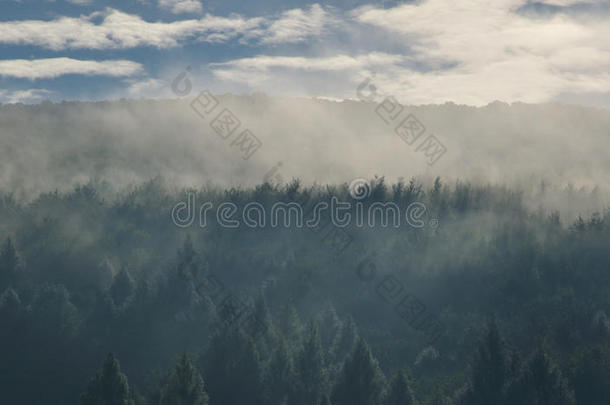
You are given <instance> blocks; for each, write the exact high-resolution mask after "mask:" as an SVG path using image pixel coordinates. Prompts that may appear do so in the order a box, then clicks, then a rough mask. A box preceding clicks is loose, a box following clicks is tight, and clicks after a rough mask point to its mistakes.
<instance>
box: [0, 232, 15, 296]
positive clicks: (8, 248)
mask: <svg viewBox="0 0 610 405" xmlns="http://www.w3.org/2000/svg"><path fill="white" fill-rule="evenodd" d="M18 269H19V256H18V255H17V251H16V250H15V246H14V245H13V242H12V241H11V238H6V241H5V242H4V245H3V246H2V249H0V290H4V289H5V288H6V287H8V286H9V285H11V284H14V283H15V282H16V281H17V273H18Z"/></svg>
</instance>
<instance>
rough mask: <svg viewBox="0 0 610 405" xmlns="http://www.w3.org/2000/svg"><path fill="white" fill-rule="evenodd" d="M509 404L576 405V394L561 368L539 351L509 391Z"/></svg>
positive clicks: (541, 350)
mask: <svg viewBox="0 0 610 405" xmlns="http://www.w3.org/2000/svg"><path fill="white" fill-rule="evenodd" d="M507 403H509V404H520V405H574V404H575V403H576V402H575V400H574V394H573V392H572V391H571V390H570V389H569V387H568V385H567V381H566V380H565V379H564V378H563V376H562V374H561V371H560V370H559V368H558V367H557V366H556V365H555V364H554V363H553V361H552V360H551V358H550V357H549V355H548V354H547V353H546V351H545V350H544V349H538V350H536V352H535V353H534V355H533V356H532V358H531V359H530V361H529V362H528V363H527V364H526V366H525V367H524V369H523V370H522V373H521V375H519V377H518V378H517V379H516V380H515V381H513V383H512V384H511V385H510V387H509V389H508V400H507Z"/></svg>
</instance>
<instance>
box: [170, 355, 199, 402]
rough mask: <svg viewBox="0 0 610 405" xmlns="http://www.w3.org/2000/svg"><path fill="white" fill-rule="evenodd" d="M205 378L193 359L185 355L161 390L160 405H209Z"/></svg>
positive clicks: (181, 357) (179, 360)
mask: <svg viewBox="0 0 610 405" xmlns="http://www.w3.org/2000/svg"><path fill="white" fill-rule="evenodd" d="M207 404H208V395H207V394H206V392H205V387H204V383H203V378H202V377H201V374H199V371H197V369H196V368H195V366H194V364H193V362H192V361H191V358H190V357H189V356H188V355H187V354H186V353H184V354H183V355H182V356H180V359H178V361H177V362H176V365H175V366H174V368H173V369H172V371H171V372H170V374H169V377H168V379H167V382H166V384H165V386H164V387H163V388H162V389H161V399H160V401H159V405H207Z"/></svg>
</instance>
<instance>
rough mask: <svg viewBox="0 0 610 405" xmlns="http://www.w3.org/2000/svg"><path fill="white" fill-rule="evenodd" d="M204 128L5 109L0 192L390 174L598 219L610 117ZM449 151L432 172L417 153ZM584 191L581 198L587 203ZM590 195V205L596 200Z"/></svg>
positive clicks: (140, 106) (194, 118) (117, 108)
mask: <svg viewBox="0 0 610 405" xmlns="http://www.w3.org/2000/svg"><path fill="white" fill-rule="evenodd" d="M216 98H217V101H218V106H217V107H216V109H215V110H214V111H213V112H212V113H211V114H210V115H209V116H206V117H205V118H202V117H201V116H200V115H198V114H197V113H196V112H195V111H194V109H193V108H192V107H191V101H192V100H193V99H195V95H194V93H193V95H191V96H189V97H185V98H183V99H180V100H139V101H136V100H121V101H112V102H94V103H88V102H66V103H61V104H52V103H43V104H39V105H23V104H12V105H4V106H1V107H0V131H1V136H0V154H1V155H0V168H1V171H0V189H2V190H3V191H4V192H10V193H13V194H14V196H15V197H17V198H19V199H26V200H27V199H30V198H32V197H33V196H35V195H37V194H38V193H40V192H47V191H53V190H56V189H58V190H59V191H67V190H69V189H71V188H72V187H74V186H75V185H77V184H84V183H88V182H96V183H106V184H107V185H109V186H110V188H112V189H124V188H125V187H128V186H129V185H133V184H137V183H140V182H142V181H145V180H148V179H151V178H154V177H156V176H161V177H162V178H163V179H164V180H165V181H166V182H167V183H168V184H169V185H172V186H175V187H184V186H191V187H201V186H202V185H205V184H216V185H218V186H223V187H224V186H251V185H255V184H260V183H262V182H263V181H264V180H266V181H270V182H274V183H281V182H286V181H289V180H290V179H292V178H299V179H301V180H303V181H304V182H305V183H308V184H311V183H318V184H326V183H344V182H348V183H349V182H350V181H351V180H352V179H354V178H366V179H370V178H373V177H374V176H384V177H385V178H386V180H387V181H389V182H393V181H396V180H397V179H400V178H406V179H409V178H411V177H416V178H418V179H419V180H420V181H422V182H424V183H426V182H430V181H431V180H432V179H434V178H435V177H437V176H440V177H441V178H442V179H443V180H444V181H445V183H447V182H455V181H458V180H459V181H467V182H472V183H492V184H505V185H508V186H511V187H515V186H518V187H519V188H520V189H521V190H523V191H524V193H525V196H526V201H527V200H529V201H530V203H531V204H532V205H533V206H534V207H537V206H538V205H541V204H542V205H544V206H545V207H546V208H548V209H566V208H569V207H574V206H577V207H579V208H578V209H579V210H580V211H591V210H598V209H602V208H603V207H604V206H603V204H604V201H605V197H604V196H605V191H606V190H605V189H606V186H605V185H606V184H607V183H608V177H609V174H610V170H609V169H610V167H609V166H610V151H609V150H608V149H607V148H606V144H607V143H606V142H607V138H608V136H609V135H610V134H609V128H610V111H607V110H601V109H593V108H585V107H577V106H568V105H558V104H542V105H531V104H522V103H515V104H512V105H508V104H505V103H500V102H495V103H492V104H490V105H488V106H486V107H482V108H476V107H468V106H460V105H455V104H451V103H448V104H444V105H429V106H405V107H404V111H402V114H401V115H400V116H399V117H398V118H396V120H395V121H394V122H391V123H389V124H388V123H386V122H384V120H383V118H382V117H381V116H380V115H378V114H377V113H376V108H377V106H378V104H376V103H374V102H364V101H350V100H347V101H342V102H337V101H329V100H320V99H304V98H272V97H269V96H266V95H264V94H255V95H246V96H236V95H230V94H228V95H218V96H216ZM222 108H228V109H229V110H230V111H232V112H233V113H234V115H235V116H236V117H237V118H238V119H239V121H240V122H241V125H240V127H239V128H237V129H236V131H235V133H233V134H232V135H231V136H230V137H228V139H223V138H221V137H220V136H219V135H217V134H216V133H215V132H214V131H213V130H212V129H211V127H210V122H211V121H212V120H213V119H214V117H215V116H216V115H218V113H219V111H221V109H222ZM407 114H413V115H414V116H415V117H416V118H417V119H418V120H419V121H420V122H421V123H422V124H423V125H424V126H425V130H426V131H425V133H424V134H423V135H422V136H421V138H420V139H419V140H418V142H417V143H414V144H413V145H408V144H407V143H406V142H404V141H403V140H402V139H401V138H400V137H399V136H398V135H397V134H396V133H395V132H394V128H395V127H396V125H397V124H398V123H399V122H400V121H401V120H402V117H404V116H406V115H407ZM244 129H249V130H250V131H252V133H253V134H255V136H256V137H257V138H258V139H259V140H260V141H261V142H262V146H261V147H260V148H259V149H257V150H256V151H255V152H254V153H253V154H252V155H251V157H250V158H249V159H244V158H243V153H242V152H241V151H240V150H239V148H238V147H237V146H238V145H236V144H233V145H232V144H231V143H232V142H233V141H234V139H235V138H236V137H237V136H238V134H239V133H241V131H243V130H244ZM430 134H433V135H434V136H435V137H436V138H437V139H438V140H439V141H440V142H441V143H442V144H443V145H444V146H445V148H446V153H444V154H443V155H442V156H440V158H439V159H438V160H437V161H436V162H435V163H434V164H432V165H430V164H429V163H428V158H427V157H426V155H425V153H424V151H422V150H419V151H418V150H417V144H418V143H419V142H420V141H421V140H423V139H424V138H426V137H427V136H428V135H430ZM583 191H584V192H583ZM592 197H593V198H592Z"/></svg>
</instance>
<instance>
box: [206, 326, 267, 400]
mask: <svg viewBox="0 0 610 405" xmlns="http://www.w3.org/2000/svg"><path fill="white" fill-rule="evenodd" d="M201 363H202V367H201V369H202V370H203V378H204V380H205V382H206V385H207V392H208V395H209V396H210V402H211V403H213V404H241V403H248V404H252V405H255V404H259V403H260V402H261V400H262V388H261V381H262V375H261V374H262V372H261V367H260V362H259V356H258V352H257V350H256V346H255V345H254V342H253V341H252V340H251V339H250V338H248V336H247V335H246V334H245V333H244V332H242V331H241V330H240V329H239V328H237V327H227V328H225V329H224V330H222V331H220V332H218V333H216V334H215V335H214V336H213V337H212V341H211V342H210V345H209V347H208V350H207V351H206V353H205V355H204V356H203V358H202V359H201Z"/></svg>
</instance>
